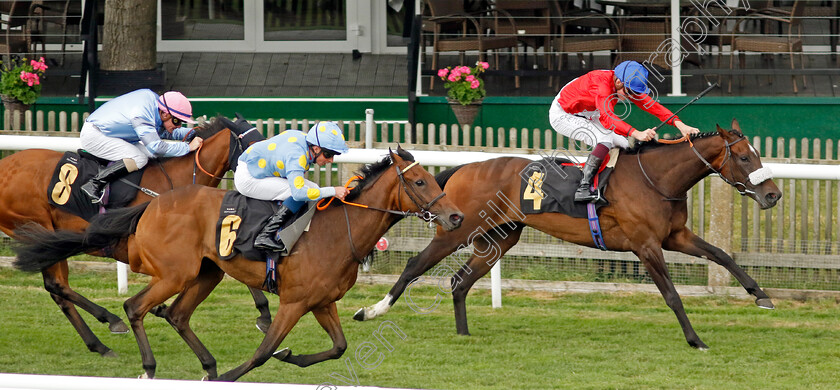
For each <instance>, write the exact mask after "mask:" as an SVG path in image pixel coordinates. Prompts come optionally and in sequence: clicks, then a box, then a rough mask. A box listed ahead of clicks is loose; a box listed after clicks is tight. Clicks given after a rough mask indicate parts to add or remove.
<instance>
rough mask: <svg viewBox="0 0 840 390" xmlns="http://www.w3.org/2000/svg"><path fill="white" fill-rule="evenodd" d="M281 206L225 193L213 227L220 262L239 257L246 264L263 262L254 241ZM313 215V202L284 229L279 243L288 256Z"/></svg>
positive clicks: (233, 192)
mask: <svg viewBox="0 0 840 390" xmlns="http://www.w3.org/2000/svg"><path fill="white" fill-rule="evenodd" d="M279 208H280V206H279V205H278V204H277V202H276V201H268V200H259V199H253V198H249V197H247V196H245V195H242V194H240V193H239V192H236V191H228V192H227V193H225V197H224V198H223V199H222V206H221V207H220V209H219V220H218V222H217V223H216V243H217V245H216V251H217V253H218V254H219V257H220V258H221V259H222V260H229V259H230V258H232V257H233V256H236V255H237V254H242V256H244V257H245V258H246V259H248V260H254V261H265V260H266V256H265V255H266V254H265V253H263V252H262V251H261V250H259V249H256V248H254V239H256V238H257V235H258V234H259V233H260V231H262V228H263V226H265V224H266V222H268V218H269V217H271V216H272V215H273V214H274V213H275V212H276V211H277V210H278V209H279ZM313 215H315V202H307V203H306V205H304V206H303V207H301V209H300V210H298V212H297V214H295V216H294V218H292V220H291V221H289V222H287V223H286V224H284V225H283V227H282V231H281V232H280V240H281V241H282V242H283V244H284V245H285V246H286V251H284V252H282V253H280V255H281V256H287V255H288V254H289V252H290V251H291V249H292V247H294V245H295V243H296V242H297V240H298V239H299V238H300V236H301V235H302V234H303V232H304V231H306V230H307V227H308V226H309V221H310V220H312V216H313Z"/></svg>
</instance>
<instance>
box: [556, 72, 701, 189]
mask: <svg viewBox="0 0 840 390" xmlns="http://www.w3.org/2000/svg"><path fill="white" fill-rule="evenodd" d="M647 77H648V70H647V69H645V67H644V66H642V64H640V63H638V62H636V61H624V62H622V63H621V64H619V65H618V66H616V68H615V70H593V71H591V72H589V73H587V74H585V75H583V76H581V77H578V78H576V79H574V80H572V81H570V82H569V83H568V84H566V86H564V87H563V89H561V90H560V93H558V94H557V96H556V97H555V98H554V101H553V102H552V103H551V108H550V109H549V112H548V119H549V121H550V122H551V127H553V128H554V130H555V131H557V132H558V133H560V134H562V135H564V136H566V137H569V138H571V139H574V140H577V141H582V142H584V143H586V144H587V145H589V146H594V147H595V149H594V150H593V151H592V153H591V154H590V155H589V158H588V159H587V160H586V164H584V167H583V179H582V180H581V182H580V186H579V187H578V189H577V191H576V192H575V201H576V202H593V201H598V200H600V198H599V194H598V193H597V192H593V191H592V190H591V185H592V181H593V179H594V177H595V175H596V174H597V172H598V168H599V167H600V166H601V162H603V160H604V158H606V156H607V153H609V150H610V149H611V148H613V147H620V148H627V147H629V146H630V144H629V143H628V142H627V138H626V137H633V138H635V139H637V140H639V141H649V140H651V139H654V138H656V132H655V131H654V130H653V129H652V128H651V129H647V130H644V131H640V130H636V129H635V128H633V126H630V125H629V124H628V123H627V122H624V121H623V120H622V118H619V117H618V116H616V114H615V105H616V103H618V102H619V101H621V102H622V103H624V102H626V101H628V100H629V101H631V102H633V104H635V105H636V106H637V107H639V108H641V109H642V110H644V111H646V112H648V113H650V114H652V115H654V116H655V117H657V118H659V119H660V120H662V121H664V120H667V119H668V118H669V117H671V116H672V115H673V113H672V112H671V111H669V110H668V109H667V108H665V107H663V106H662V105H661V104H659V103H657V102H656V101H655V100H653V99H652V98H651V97H650V96H648V93H649V92H650V88H648V86H647ZM625 104H626V103H625ZM625 111H626V112H628V113H629V109H628V110H625ZM668 124H669V125H672V126H675V127H676V128H677V129H679V131H680V133H682V134H683V135H690V134H697V133H699V132H700V131H699V130H698V129H697V128H696V127H691V126H688V125H686V124H685V123H683V122H682V121H681V120H680V118H678V117H676V116H674V117H673V118H671V119H670V120H668Z"/></svg>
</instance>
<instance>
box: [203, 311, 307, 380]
mask: <svg viewBox="0 0 840 390" xmlns="http://www.w3.org/2000/svg"><path fill="white" fill-rule="evenodd" d="M307 311H308V310H307V309H306V308H305V307H304V305H303V303H300V302H295V303H291V304H289V303H287V304H283V303H281V304H280V306H279V307H278V308H277V314H275V315H274V321H272V322H271V326H269V327H268V332H266V334H265V337H264V338H263V341H262V343H260V346H259V347H257V350H256V351H255V352H254V356H252V357H251V358H250V359H248V361H246V362H245V363H242V364H241V365H239V366H238V367H236V368H234V369H232V370H230V371H228V372H226V373H224V374H222V375H220V376H219V377H218V378H216V380H220V381H235V380H237V379H239V377H241V376H242V375H245V374H246V373H247V372H248V371H251V370H253V369H254V368H255V367H259V366H261V365H263V364H264V363H265V362H266V361H267V360H268V359H270V358H271V355H272V354H273V353H274V351H276V350H277V347H279V346H280V343H281V342H283V339H284V338H286V335H288V334H289V332H290V331H291V330H292V328H293V327H294V326H295V324H297V322H298V321H299V320H300V318H301V317H303V315H304V314H306V313H307ZM287 351H288V350H283V351H279V352H278V355H283V354H287V353H288V352H287ZM282 357H283V356H278V358H281V360H282Z"/></svg>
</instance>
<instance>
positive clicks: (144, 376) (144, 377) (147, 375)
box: [137, 372, 154, 379]
mask: <svg viewBox="0 0 840 390" xmlns="http://www.w3.org/2000/svg"><path fill="white" fill-rule="evenodd" d="M137 379H154V377H150V376H149V373H148V372H144V373H143V374H141V375H140V376H138V377H137Z"/></svg>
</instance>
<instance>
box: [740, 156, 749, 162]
mask: <svg viewBox="0 0 840 390" xmlns="http://www.w3.org/2000/svg"><path fill="white" fill-rule="evenodd" d="M749 159H750V158H749V157H747V156H741V161H748V160H749Z"/></svg>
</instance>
